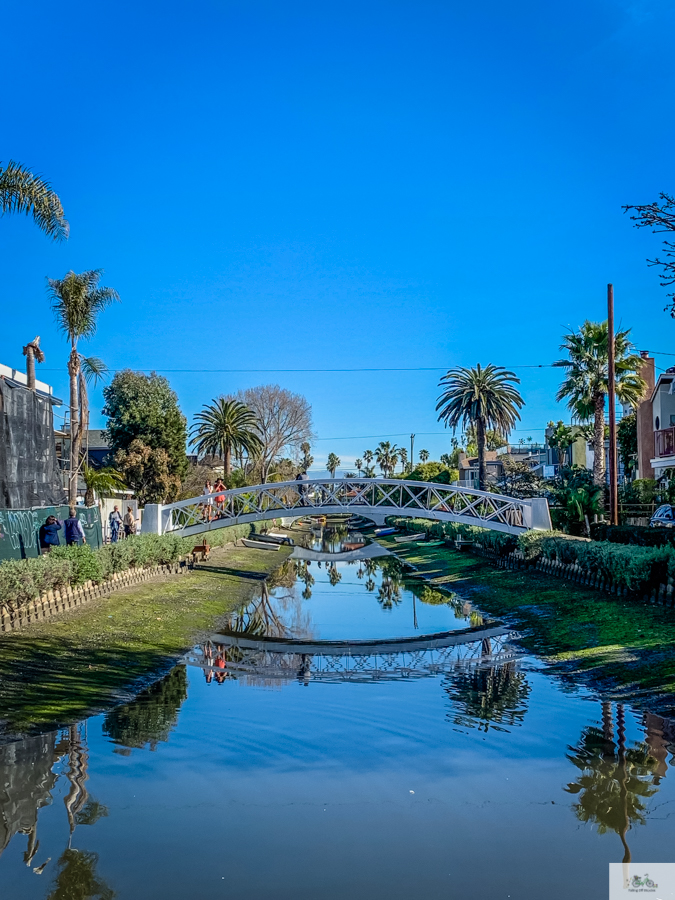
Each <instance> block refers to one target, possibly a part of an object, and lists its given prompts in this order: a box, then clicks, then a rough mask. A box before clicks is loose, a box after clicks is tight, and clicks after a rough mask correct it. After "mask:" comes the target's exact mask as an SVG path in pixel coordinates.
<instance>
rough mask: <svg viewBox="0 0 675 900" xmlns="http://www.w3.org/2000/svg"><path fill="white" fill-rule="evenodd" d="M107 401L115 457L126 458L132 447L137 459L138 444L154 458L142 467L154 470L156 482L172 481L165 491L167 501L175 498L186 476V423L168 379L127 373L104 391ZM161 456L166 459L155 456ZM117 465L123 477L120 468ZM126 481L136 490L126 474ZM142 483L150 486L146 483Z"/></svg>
mask: <svg viewBox="0 0 675 900" xmlns="http://www.w3.org/2000/svg"><path fill="white" fill-rule="evenodd" d="M103 398H104V400H105V406H104V407H103V415H104V416H107V418H108V422H107V424H106V429H105V433H106V437H107V439H108V445H109V447H110V454H111V456H113V457H114V458H115V459H117V455H118V454H119V453H120V452H123V453H125V454H127V453H128V451H130V450H131V445H132V443H133V444H134V455H137V454H138V453H139V451H140V450H141V449H142V448H141V447H139V444H140V445H143V447H147V448H148V449H149V450H150V451H152V453H151V454H150V455H145V456H146V459H145V463H144V465H150V468H151V469H152V470H154V475H153V476H152V478H151V480H155V475H158V476H160V480H165V479H166V476H168V478H169V479H170V483H171V486H170V487H169V486H168V485H167V487H168V494H167V499H168V497H171V498H175V496H177V495H178V493H179V491H180V482H181V480H182V479H183V478H184V477H185V475H186V474H187V471H188V461H187V455H186V452H185V442H186V440H187V421H186V419H185V416H184V415H183V414H182V412H181V411H180V408H179V406H178V398H177V396H176V394H175V392H174V391H172V390H171V386H170V385H169V382H168V381H167V379H166V378H163V377H162V376H161V375H157V374H156V373H155V372H152V373H151V374H150V375H145V374H144V373H143V372H132V371H131V369H125V370H124V371H122V372H118V373H117V374H116V375H115V377H114V378H113V380H112V381H111V382H110V384H109V385H106V387H105V388H104V389H103ZM134 442H136V443H134ZM160 450H161V451H163V454H164V455H163V454H162V453H157V452H156V451H160ZM137 461H138V460H137ZM116 465H117V468H118V469H120V471H123V470H122V467H121V466H120V465H119V464H117V463H116ZM165 469H166V473H165V472H164V470H165ZM149 474H150V473H149ZM125 479H126V481H127V484H128V485H129V487H130V488H133V489H134V490H136V489H137V484H135V483H134V482H132V481H130V480H129V476H128V474H127V473H125ZM141 481H142V482H143V483H144V484H147V477H145V476H144V477H143V478H142V479H141ZM176 483H177V487H176ZM153 494H154V495H157V491H156V490H153ZM150 502H153V501H150ZM154 502H160V503H161V502H163V501H162V500H159V501H154Z"/></svg>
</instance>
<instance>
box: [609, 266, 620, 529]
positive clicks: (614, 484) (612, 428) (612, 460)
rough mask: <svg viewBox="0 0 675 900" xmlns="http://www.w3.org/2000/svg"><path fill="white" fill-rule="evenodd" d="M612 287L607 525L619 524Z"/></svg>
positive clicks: (611, 291)
mask: <svg viewBox="0 0 675 900" xmlns="http://www.w3.org/2000/svg"><path fill="white" fill-rule="evenodd" d="M614 349H615V348H614V286H613V285H611V284H608V285H607V397H608V400H609V460H608V462H609V523H610V525H618V524H619V487H618V456H617V452H616V390H615V379H616V372H615V363H614Z"/></svg>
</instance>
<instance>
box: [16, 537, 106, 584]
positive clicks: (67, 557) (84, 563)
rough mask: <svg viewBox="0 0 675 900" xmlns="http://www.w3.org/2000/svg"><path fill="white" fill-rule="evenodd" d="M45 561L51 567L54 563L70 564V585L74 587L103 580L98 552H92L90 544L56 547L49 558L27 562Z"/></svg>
mask: <svg viewBox="0 0 675 900" xmlns="http://www.w3.org/2000/svg"><path fill="white" fill-rule="evenodd" d="M43 559H44V560H45V564H46V565H47V566H50V565H51V564H52V563H53V562H61V561H64V562H66V563H70V565H71V574H70V583H71V584H73V585H78V584H84V583H85V581H96V582H99V581H102V580H103V573H102V571H101V564H100V562H99V559H98V554H97V551H96V550H92V548H91V547H90V546H89V544H81V545H80V546H78V545H73V546H71V547H54V549H53V550H51V551H50V553H48V554H47V556H44V557H40V559H39V560H27V562H30V563H35V562H42V560H43Z"/></svg>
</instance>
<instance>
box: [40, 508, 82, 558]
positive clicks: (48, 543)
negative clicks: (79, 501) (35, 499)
mask: <svg viewBox="0 0 675 900" xmlns="http://www.w3.org/2000/svg"><path fill="white" fill-rule="evenodd" d="M59 531H63V536H64V538H65V541H66V545H67V546H68V547H70V546H72V545H73V544H86V543H87V538H86V536H85V533H84V528H83V526H82V522H80V520H79V519H78V517H77V512H76V510H75V507H74V506H71V507H70V509H69V510H68V518H67V519H57V518H56V516H47V518H46V520H45V523H44V525H41V526H40V532H39V539H40V553H43V554H44V553H49V551H50V550H52V549H53V548H54V547H58V546H60V544H61V541H60V539H59Z"/></svg>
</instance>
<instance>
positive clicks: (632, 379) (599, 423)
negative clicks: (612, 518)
mask: <svg viewBox="0 0 675 900" xmlns="http://www.w3.org/2000/svg"><path fill="white" fill-rule="evenodd" d="M629 334H630V328H627V329H626V330H625V331H618V332H617V333H616V335H615V336H614V348H615V364H614V373H615V375H614V377H615V384H616V396H617V398H618V399H619V401H620V402H621V403H628V404H630V405H631V406H632V407H634V408H635V407H636V406H637V405H638V403H639V402H640V400H641V399H642V397H643V395H644V392H645V389H646V384H645V382H644V380H643V379H642V378H641V377H640V375H639V374H638V373H639V371H640V368H641V366H642V359H641V358H640V356H638V355H637V354H636V353H633V350H634V347H633V344H632V343H631V342H630V341H629V340H628V335H629ZM607 345H608V331H607V322H606V321H605V322H589V321H588V320H586V321H585V322H584V324H583V325H582V326H581V328H580V329H579V331H576V332H573V333H572V334H566V335H565V336H564V338H563V343H562V344H561V345H560V349H561V350H565V351H566V352H567V355H568V358H567V359H560V360H558V361H557V362H555V363H553V365H554V366H559V367H561V368H564V369H565V370H566V373H565V380H564V381H563V383H562V384H561V385H560V389H559V391H558V395H557V399H558V400H565V399H566V400H567V405H568V407H569V409H571V410H572V411H573V412H574V413H575V414H576V415H577V416H578V417H579V419H581V421H582V422H588V421H590V420H591V419H593V423H594V428H593V450H594V458H593V479H594V481H595V483H596V484H598V485H604V483H605V397H606V396H607V392H608V389H609V388H608V346H607Z"/></svg>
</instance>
